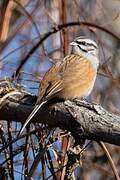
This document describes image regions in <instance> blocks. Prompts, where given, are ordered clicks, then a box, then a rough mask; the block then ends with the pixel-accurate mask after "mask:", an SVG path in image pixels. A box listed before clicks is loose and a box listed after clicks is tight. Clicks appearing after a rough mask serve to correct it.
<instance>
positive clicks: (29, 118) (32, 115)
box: [19, 101, 46, 135]
mask: <svg viewBox="0 0 120 180" xmlns="http://www.w3.org/2000/svg"><path fill="white" fill-rule="evenodd" d="M45 103H46V101H43V102H42V103H41V104H37V105H36V106H35V108H34V109H33V111H32V112H31V113H30V115H29V116H28V118H27V120H26V121H25V123H24V125H23V127H22V129H21V130H20V133H19V135H21V134H22V132H23V131H24V129H25V127H26V126H27V125H28V123H29V122H30V120H31V119H32V118H33V117H34V115H35V114H36V113H37V112H38V110H39V109H40V108H41V106H42V105H43V104H45Z"/></svg>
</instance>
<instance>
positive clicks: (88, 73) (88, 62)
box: [20, 36, 99, 135]
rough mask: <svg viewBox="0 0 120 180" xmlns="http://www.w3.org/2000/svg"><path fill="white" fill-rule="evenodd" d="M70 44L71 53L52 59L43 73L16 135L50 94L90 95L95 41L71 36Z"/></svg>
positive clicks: (95, 64)
mask: <svg viewBox="0 0 120 180" xmlns="http://www.w3.org/2000/svg"><path fill="white" fill-rule="evenodd" d="M70 45H71V46H72V51H71V53H70V54H68V55H67V56H66V57H64V58H63V59H62V60H60V61H58V62H56V63H55V64H54V65H53V66H52V67H51V68H50V69H49V71H48V72H47V73H46V74H45V75H44V77H43V79H42V81H41V85H40V88H39V93H38V99H37V102H36V105H35V108H34V109H33V111H32V112H31V113H30V115H29V117H28V118H27V120H26V121H25V123H24V125H23V127H22V128H21V130H20V135H21V134H22V132H23V131H24V129H25V127H26V126H27V125H28V123H29V122H30V121H31V119H32V118H33V117H34V116H35V114H36V113H37V112H38V110H39V109H40V108H41V107H42V106H43V105H44V104H45V103H47V102H48V101H50V100H52V99H54V98H56V99H62V100H73V99H75V98H80V99H83V98H85V97H87V96H89V95H90V93H91V91H92V89H93V86H94V83H95V80H96V76H97V69H98V66H99V56H98V54H99V49H98V45H97V43H96V42H95V41H94V40H92V39H90V38H88V37H85V36H80V37H77V38H75V40H74V41H73V42H71V43H70Z"/></svg>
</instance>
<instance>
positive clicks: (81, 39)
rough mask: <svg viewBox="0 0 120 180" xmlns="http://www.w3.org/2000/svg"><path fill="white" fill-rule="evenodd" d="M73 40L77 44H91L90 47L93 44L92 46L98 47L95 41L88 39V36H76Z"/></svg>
mask: <svg viewBox="0 0 120 180" xmlns="http://www.w3.org/2000/svg"><path fill="white" fill-rule="evenodd" d="M75 42H76V43H77V44H78V45H83V46H91V47H92V46H93V47H94V48H96V49H98V46H97V44H96V43H95V41H93V40H92V39H89V38H85V37H78V38H77V39H75Z"/></svg>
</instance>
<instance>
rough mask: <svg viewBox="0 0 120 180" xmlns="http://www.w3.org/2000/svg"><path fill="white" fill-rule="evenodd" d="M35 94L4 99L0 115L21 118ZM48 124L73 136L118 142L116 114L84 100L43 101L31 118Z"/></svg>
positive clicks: (25, 114) (34, 99)
mask: <svg viewBox="0 0 120 180" xmlns="http://www.w3.org/2000/svg"><path fill="white" fill-rule="evenodd" d="M35 101H36V97H35V96H31V95H24V93H21V95H16V97H15V96H14V98H13V96H12V97H9V98H8V99H7V100H5V102H4V103H2V104H4V105H3V106H2V108H1V109H0V119H2V120H7V121H16V122H22V123H24V121H25V120H26V118H27V117H28V115H29V114H30V112H31V110H32V108H33V106H34V104H35ZM32 122H33V123H35V122H37V123H44V124H47V125H48V126H51V127H60V128H62V129H66V130H68V131H70V132H71V133H72V135H73V136H74V137H75V138H76V139H80V138H85V139H90V140H96V141H104V142H108V143H111V144H116V145H120V117H119V116H116V115H114V114H111V113H109V112H107V111H106V110H105V109H103V108H102V107H101V106H99V105H95V104H89V103H87V102H83V101H82V102H81V101H79V100H75V101H65V102H57V103H55V102H54V103H52V104H47V105H44V106H43V107H42V108H41V109H40V111H39V112H38V113H37V114H36V116H35V117H34V118H33V119H32Z"/></svg>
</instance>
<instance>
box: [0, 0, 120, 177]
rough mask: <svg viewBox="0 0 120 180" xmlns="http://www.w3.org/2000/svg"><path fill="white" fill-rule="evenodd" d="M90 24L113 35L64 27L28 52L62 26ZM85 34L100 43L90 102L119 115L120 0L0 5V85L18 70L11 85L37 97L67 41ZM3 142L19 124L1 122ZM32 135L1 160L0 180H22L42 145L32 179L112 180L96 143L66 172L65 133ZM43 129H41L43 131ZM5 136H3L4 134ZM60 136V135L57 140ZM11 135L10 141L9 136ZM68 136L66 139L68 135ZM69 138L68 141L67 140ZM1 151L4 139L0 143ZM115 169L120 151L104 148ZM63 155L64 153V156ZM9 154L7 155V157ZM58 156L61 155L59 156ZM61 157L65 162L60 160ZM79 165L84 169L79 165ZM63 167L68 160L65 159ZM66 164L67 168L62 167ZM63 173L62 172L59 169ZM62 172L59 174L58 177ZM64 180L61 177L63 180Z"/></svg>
mask: <svg viewBox="0 0 120 180" xmlns="http://www.w3.org/2000/svg"><path fill="white" fill-rule="evenodd" d="M81 21H82V22H89V23H91V24H95V25H99V26H102V27H104V28H105V29H107V30H109V31H110V32H112V33H113V34H114V36H112V35H110V34H109V33H106V32H104V31H102V30H100V29H99V28H95V27H91V26H84V25H79V26H72V25H71V26H68V27H67V28H62V30H61V31H58V32H57V33H54V34H51V35H50V36H48V38H46V39H45V41H43V42H42V43H41V44H40V46H39V47H37V48H35V50H34V53H32V54H30V50H31V49H32V48H33V47H35V45H36V44H37V43H38V42H39V41H40V39H41V38H43V37H44V36H45V34H46V33H49V32H51V31H52V28H53V27H54V28H56V29H57V26H58V25H60V24H66V23H68V22H81ZM81 35H85V36H88V37H90V38H92V39H94V40H95V41H96V42H97V43H98V44H99V49H100V52H99V58H100V67H99V71H98V77H97V81H96V83H95V87H94V90H93V92H92V94H91V96H90V97H89V100H90V101H91V102H96V103H99V104H101V105H102V106H103V107H104V108H106V109H107V110H109V111H111V112H113V113H115V114H120V111H119V107H120V38H119V37H120V1H119V0H106V1H104V0H72V1H69V0H65V1H64V0H34V1H32V0H1V1H0V83H1V85H2V83H3V82H4V81H5V79H8V78H9V79H11V78H12V76H13V74H15V72H16V70H17V68H18V67H19V66H20V65H21V64H22V62H23V60H24V59H25V57H26V56H27V55H28V58H26V61H25V63H24V65H23V66H22V67H21V68H20V71H19V73H18V75H17V77H15V79H14V81H13V84H14V86H16V85H17V84H19V85H20V86H22V87H23V88H25V90H26V91H28V92H30V93H33V94H37V93H38V88H39V82H40V80H41V79H42V77H43V76H44V74H45V72H46V71H47V70H48V69H49V68H50V67H51V66H52V64H53V63H55V62H56V61H58V60H60V59H62V58H63V57H64V56H65V55H66V54H68V53H70V51H71V49H70V47H69V42H71V41H72V40H73V39H74V38H75V37H77V36H81ZM3 127H4V132H5V134H4V138H5V139H4V140H5V142H6V143H8V142H9V141H10V140H12V138H14V136H16V134H17V131H18V130H19V128H20V124H19V123H15V122H12V123H10V124H8V123H7V122H3ZM35 127H37V128H41V130H40V131H39V132H37V133H36V134H34V136H30V137H26V138H25V139H24V140H19V141H18V142H17V143H14V144H12V146H11V147H9V148H8V149H6V150H5V151H3V152H2V153H1V155H0V162H1V163H0V164H1V166H0V168H1V170H2V173H1V175H0V178H1V179H5V177H6V179H7V178H8V179H9V178H10V179H17V178H19V179H22V178H23V179H24V178H25V174H26V175H27V174H28V173H29V172H30V170H31V169H30V168H31V165H33V163H34V162H35V158H36V157H37V155H38V154H39V153H41V150H43V149H44V147H45V145H46V143H47V144H49V148H47V150H45V151H44V155H43V157H42V159H41V160H39V163H38V165H37V168H36V169H35V170H34V173H33V174H34V176H33V177H34V179H55V171H57V173H56V174H57V177H60V176H61V177H64V176H65V174H67V176H65V177H66V178H69V179H84V180H100V179H102V178H103V179H110V180H111V179H114V176H113V174H112V170H111V167H110V165H109V162H108V160H107V158H106V156H105V153H104V151H103V150H102V149H101V147H100V146H99V145H98V144H97V143H96V142H93V143H91V144H90V145H89V146H88V147H87V148H86V150H85V151H84V153H83V156H82V160H81V159H80V161H76V162H75V163H74V165H72V167H70V168H68V169H67V168H66V169H67V170H66V169H64V168H63V167H64V165H65V164H64V161H63V159H64V160H65V154H66V152H67V150H68V149H67V148H68V147H69V146H70V145H68V144H69V143H66V144H64V143H62V139H63V137H65V136H66V134H67V133H66V132H63V131H62V130H60V129H55V130H53V129H52V130H51V129H49V128H48V127H45V126H43V125H36V126H35ZM44 129H45V130H44ZM6 132H7V133H6ZM61 134H64V135H61ZM11 135H12V136H11ZM67 137H68V136H67ZM66 139H67V138H66ZM0 143H1V144H0V146H1V147H3V145H4V144H3V140H1V142H0ZM106 146H107V148H108V150H109V152H110V154H111V155H112V158H113V160H114V162H115V164H116V168H117V170H118V171H119V173H120V148H119V147H117V146H113V145H109V144H106ZM63 152H64V153H63ZM10 153H12V154H11V156H10ZM61 154H62V155H61ZM63 156H64V158H63ZM81 161H82V165H81ZM66 162H67V160H66ZM67 165H68V164H67V163H66V165H65V166H67ZM60 168H61V169H64V170H66V173H65V171H64V172H63V171H62V170H61V169H60ZM60 173H61V174H60ZM61 179H62V178H61Z"/></svg>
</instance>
